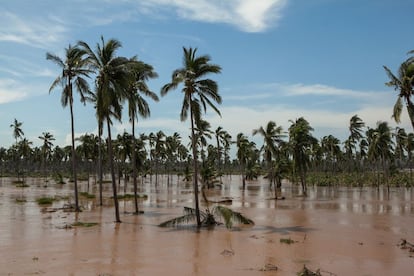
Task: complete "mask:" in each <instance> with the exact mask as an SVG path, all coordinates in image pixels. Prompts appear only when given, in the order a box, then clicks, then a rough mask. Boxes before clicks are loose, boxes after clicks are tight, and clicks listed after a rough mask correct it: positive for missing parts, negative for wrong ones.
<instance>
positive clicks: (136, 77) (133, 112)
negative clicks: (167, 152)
mask: <svg viewBox="0 0 414 276" xmlns="http://www.w3.org/2000/svg"><path fill="white" fill-rule="evenodd" d="M130 67H131V74H132V78H131V83H130V85H129V90H130V91H129V93H128V95H127V101H128V115H129V121H130V122H131V124H132V141H133V149H132V162H131V163H132V164H133V166H132V178H133V181H134V202H135V214H138V213H139V210H138V188H137V166H136V151H137V143H136V142H137V141H136V139H135V120H138V117H139V116H140V117H142V118H148V117H149V116H150V115H151V111H150V108H149V105H148V102H147V101H146V100H145V98H144V97H143V96H146V97H148V98H150V99H152V100H154V101H156V102H158V100H159V99H158V96H157V94H155V93H154V92H152V91H151V90H150V89H149V87H148V86H147V83H146V82H147V81H148V80H149V79H151V78H156V77H157V76H158V75H157V73H156V72H155V71H154V69H153V67H152V66H151V65H149V64H145V63H143V62H140V61H138V60H137V59H136V58H132V59H131V64H130Z"/></svg>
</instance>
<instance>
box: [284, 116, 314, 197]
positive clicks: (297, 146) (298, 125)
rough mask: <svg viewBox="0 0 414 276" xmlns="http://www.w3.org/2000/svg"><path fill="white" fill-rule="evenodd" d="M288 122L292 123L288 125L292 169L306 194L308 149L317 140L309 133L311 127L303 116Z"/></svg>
mask: <svg viewBox="0 0 414 276" xmlns="http://www.w3.org/2000/svg"><path fill="white" fill-rule="evenodd" d="M290 122H291V123H292V124H291V126H290V127H289V144H290V147H291V150H292V158H293V163H294V171H295V172H298V173H299V176H300V180H301V185H302V192H303V194H304V195H305V196H306V195H307V186H306V173H307V170H308V167H309V164H310V156H309V154H308V151H309V149H310V148H311V147H312V145H313V144H314V143H317V140H316V138H314V137H313V136H312V134H311V131H313V128H312V127H311V126H310V125H309V122H308V121H306V120H305V119H304V118H303V117H300V118H299V119H296V120H295V121H290Z"/></svg>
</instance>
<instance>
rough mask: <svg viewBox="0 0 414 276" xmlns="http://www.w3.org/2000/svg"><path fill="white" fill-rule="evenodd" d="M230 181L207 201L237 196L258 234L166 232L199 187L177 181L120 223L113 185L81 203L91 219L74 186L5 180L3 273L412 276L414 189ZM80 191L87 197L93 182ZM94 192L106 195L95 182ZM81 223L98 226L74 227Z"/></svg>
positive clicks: (150, 191)
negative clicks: (406, 244)
mask: <svg viewBox="0 0 414 276" xmlns="http://www.w3.org/2000/svg"><path fill="white" fill-rule="evenodd" d="M222 180H223V183H224V185H223V186H222V187H219V188H215V189H213V190H211V191H209V194H208V196H209V199H211V200H220V199H223V198H226V197H230V198H232V199H233V202H232V204H231V205H227V206H228V207H230V208H232V209H233V210H234V211H238V212H241V213H242V214H244V215H245V216H247V217H249V218H250V219H252V220H254V222H255V225H254V226H239V225H235V227H234V228H233V229H232V230H228V229H226V228H225V227H224V226H218V227H216V228H215V229H214V230H207V229H201V230H199V231H198V230H196V229H195V228H194V227H192V226H191V225H190V226H187V227H182V228H179V229H175V228H160V227H158V226H157V225H158V224H159V223H161V222H163V221H165V220H168V219H171V218H174V217H176V216H179V215H182V210H183V207H184V206H188V207H192V206H193V194H192V193H191V191H192V189H191V185H189V184H185V183H183V182H181V181H178V180H177V178H175V177H174V179H172V180H170V181H169V184H167V183H168V181H167V179H166V177H160V179H159V182H158V184H155V183H154V182H155V179H154V178H153V179H152V182H151V181H150V179H149V177H148V178H146V179H145V180H144V183H143V184H140V188H139V191H140V194H146V195H148V198H147V199H141V200H140V209H141V210H142V211H144V213H143V214H140V215H139V216H136V215H133V214H132V212H133V211H134V207H133V201H124V200H121V201H120V212H121V220H122V223H120V224H117V223H114V220H115V214H114V208H113V207H112V200H110V199H109V197H110V195H111V189H110V184H105V198H106V199H105V200H104V206H103V207H101V206H98V201H97V199H86V198H84V197H81V200H80V203H81V205H82V206H83V208H84V211H83V212H81V213H79V214H75V213H73V212H65V211H64V210H62V209H60V208H61V207H63V206H64V204H65V203H67V202H68V199H67V198H66V197H67V196H72V194H73V192H72V189H73V184H71V183H68V184H64V185H57V184H55V183H54V182H53V181H49V182H47V183H45V182H44V180H42V179H27V184H29V187H26V188H16V187H15V186H14V185H13V184H12V183H11V179H6V178H2V179H0V275H1V276H3V275H296V273H297V272H299V271H300V270H302V269H303V267H304V265H306V267H307V268H309V269H311V270H314V271H315V270H317V269H320V272H321V274H322V275H361V276H362V275H364V276H367V275H376V276H377V275H412V273H413V270H414V258H413V256H412V255H414V253H410V252H408V250H403V249H401V248H400V247H399V246H398V244H399V243H400V241H401V239H406V240H407V241H410V242H413V243H414V191H413V190H412V189H406V188H393V189H391V191H390V193H387V191H386V189H380V190H378V189H376V188H368V187H363V188H346V187H335V188H332V187H314V188H310V189H309V195H308V197H306V198H305V197H301V196H297V195H298V194H299V193H298V190H297V188H296V187H292V186H290V185H288V184H284V188H283V191H282V194H283V196H285V200H278V201H275V200H273V199H271V197H272V193H271V191H269V189H268V188H269V186H268V183H267V181H266V180H263V179H259V180H258V181H254V182H248V184H247V188H246V190H245V191H242V190H241V185H240V184H241V180H240V178H239V177H238V176H231V177H229V176H226V177H223V179H222ZM122 185H123V183H121V190H120V192H119V193H120V194H123V187H122ZM130 186H131V185H130V184H129V186H128V187H127V191H128V193H132V189H131V187H130ZM80 191H83V192H86V191H87V184H86V182H85V181H84V182H81V183H80ZM89 193H94V194H96V195H98V192H97V190H96V188H95V187H94V184H93V180H91V183H90V190H89ZM42 196H54V197H55V196H61V197H62V198H64V199H61V200H57V201H55V202H54V203H53V204H52V205H48V206H47V207H44V206H39V205H38V204H37V202H36V199H37V198H39V197H42ZM72 201H73V200H72ZM201 208H202V209H205V208H206V206H205V204H203V203H201ZM76 221H80V222H96V223H98V224H97V225H95V226H92V227H71V228H70V227H68V226H70V225H71V224H73V223H74V222H76ZM281 239H290V240H293V241H294V243H292V244H286V243H283V242H281ZM276 268H277V270H276Z"/></svg>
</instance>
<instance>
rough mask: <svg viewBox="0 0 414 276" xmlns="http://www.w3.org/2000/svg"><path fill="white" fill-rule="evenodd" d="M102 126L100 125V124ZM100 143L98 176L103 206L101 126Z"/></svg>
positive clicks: (100, 200) (100, 198)
mask: <svg viewBox="0 0 414 276" xmlns="http://www.w3.org/2000/svg"><path fill="white" fill-rule="evenodd" d="M99 125H100V124H99ZM98 132H99V135H98V136H99V141H98V143H99V144H98V159H99V160H98V174H99V177H98V178H99V205H100V206H102V205H103V200H102V190H103V187H102V186H103V183H102V182H103V172H102V137H101V136H102V127H101V126H99V130H98Z"/></svg>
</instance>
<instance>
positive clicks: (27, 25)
mask: <svg viewBox="0 0 414 276" xmlns="http://www.w3.org/2000/svg"><path fill="white" fill-rule="evenodd" d="M66 32H67V30H66V28H65V27H64V26H63V25H62V24H61V23H60V22H59V21H57V20H55V19H54V18H43V17H38V18H36V17H33V18H27V17H26V18H22V17H21V16H18V15H16V14H14V13H11V12H0V41H7V42H14V43H19V44H25V45H28V46H31V47H36V48H42V49H45V48H50V44H52V43H57V42H60V41H61V40H62V39H63V38H64V36H65V34H66Z"/></svg>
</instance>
